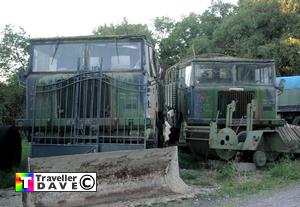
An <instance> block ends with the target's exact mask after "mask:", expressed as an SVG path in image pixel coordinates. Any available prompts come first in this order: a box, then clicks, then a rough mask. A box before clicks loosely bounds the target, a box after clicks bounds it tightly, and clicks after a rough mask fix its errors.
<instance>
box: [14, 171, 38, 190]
mask: <svg viewBox="0 0 300 207" xmlns="http://www.w3.org/2000/svg"><path fill="white" fill-rule="evenodd" d="M33 191H34V173H16V192H33Z"/></svg>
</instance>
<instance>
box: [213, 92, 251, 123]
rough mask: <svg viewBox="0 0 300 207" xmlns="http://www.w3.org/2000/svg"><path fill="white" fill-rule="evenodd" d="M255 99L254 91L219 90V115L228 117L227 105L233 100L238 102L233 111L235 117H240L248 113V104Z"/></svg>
mask: <svg viewBox="0 0 300 207" xmlns="http://www.w3.org/2000/svg"><path fill="white" fill-rule="evenodd" d="M252 99H254V92H253V91H219V93H218V110H219V111H220V114H219V117H220V118H226V109H227V105H228V104H230V103H231V101H232V100H234V101H235V102H236V109H235V112H234V113H233V118H236V119H239V118H241V117H242V116H246V115H247V104H248V103H250V102H251V100H252Z"/></svg>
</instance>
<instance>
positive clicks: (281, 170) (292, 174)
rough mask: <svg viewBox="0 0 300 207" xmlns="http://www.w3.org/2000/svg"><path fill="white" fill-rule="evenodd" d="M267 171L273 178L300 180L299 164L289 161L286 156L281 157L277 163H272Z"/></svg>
mask: <svg viewBox="0 0 300 207" xmlns="http://www.w3.org/2000/svg"><path fill="white" fill-rule="evenodd" d="M269 171H270V173H271V175H272V176H273V177H277V178H283V179H285V180H300V163H299V162H298V161H293V160H291V158H290V157H288V156H285V157H283V158H282V159H280V160H279V161H278V162H277V163H273V164H272V165H271V166H270V167H269Z"/></svg>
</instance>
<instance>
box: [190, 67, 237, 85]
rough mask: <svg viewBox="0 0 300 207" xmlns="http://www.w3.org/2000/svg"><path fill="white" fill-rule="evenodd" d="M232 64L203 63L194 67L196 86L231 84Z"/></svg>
mask: <svg viewBox="0 0 300 207" xmlns="http://www.w3.org/2000/svg"><path fill="white" fill-rule="evenodd" d="M232 71H233V64H224V63H203V64H196V65H195V81H196V84H201V83H232V82H233V79H232V77H233V75H232Z"/></svg>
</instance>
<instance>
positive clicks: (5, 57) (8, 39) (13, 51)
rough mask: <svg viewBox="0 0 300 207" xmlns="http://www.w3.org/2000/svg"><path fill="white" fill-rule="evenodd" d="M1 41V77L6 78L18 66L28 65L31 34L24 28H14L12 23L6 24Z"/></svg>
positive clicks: (24, 66)
mask: <svg viewBox="0 0 300 207" xmlns="http://www.w3.org/2000/svg"><path fill="white" fill-rule="evenodd" d="M1 34H2V36H3V38H2V39H1V41H0V77H2V78H4V79H6V78H8V77H9V76H11V75H12V74H14V72H15V71H16V69H17V68H19V67H23V68H24V69H25V68H26V66H27V61H28V53H29V36H28V35H27V34H26V32H25V31H24V29H23V28H19V30H18V31H17V30H14V28H13V27H12V26H11V25H6V26H5V28H4V30H3V31H2V32H1Z"/></svg>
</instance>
